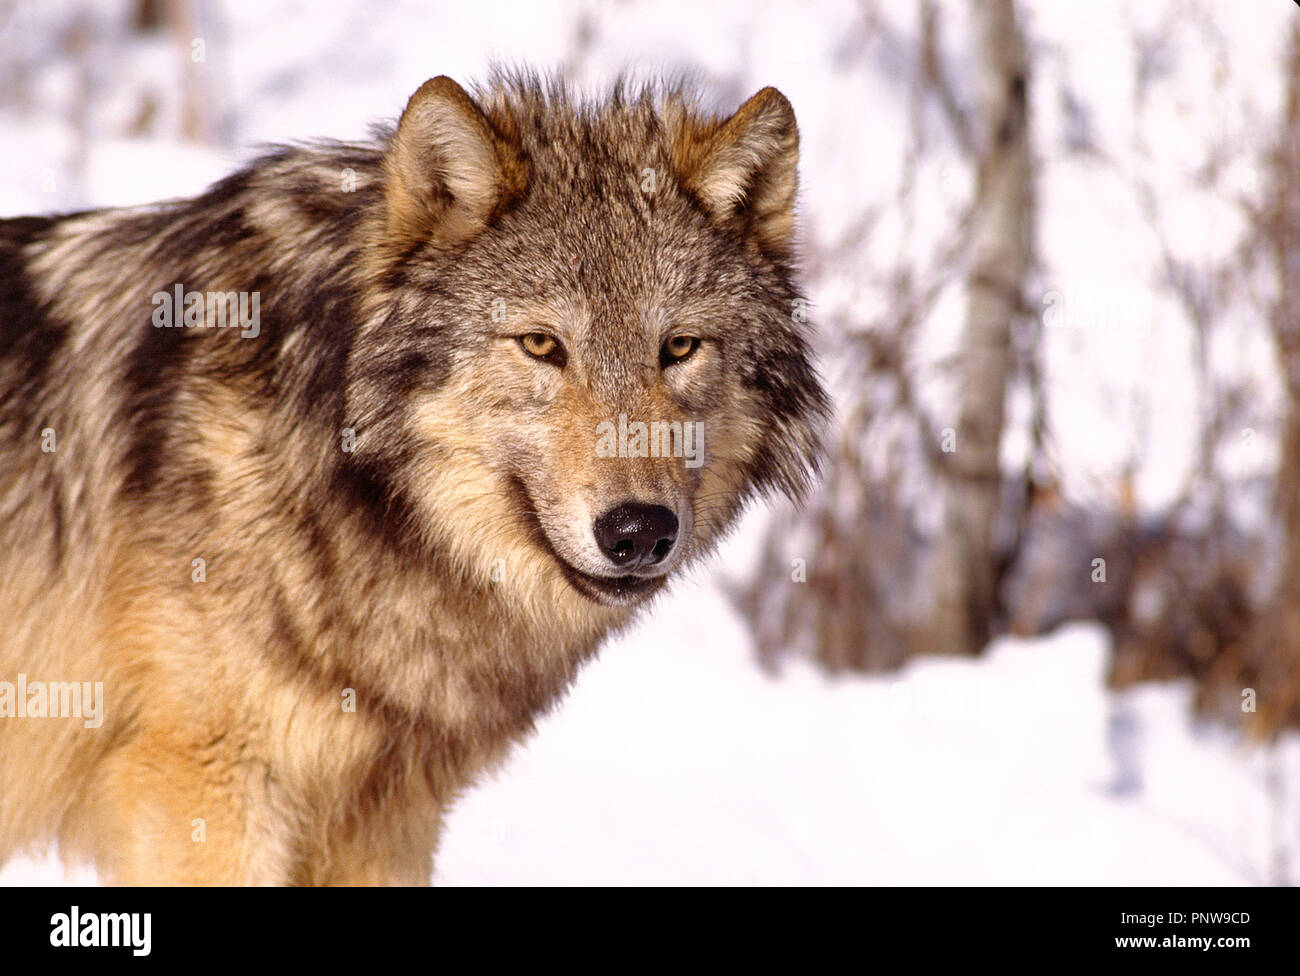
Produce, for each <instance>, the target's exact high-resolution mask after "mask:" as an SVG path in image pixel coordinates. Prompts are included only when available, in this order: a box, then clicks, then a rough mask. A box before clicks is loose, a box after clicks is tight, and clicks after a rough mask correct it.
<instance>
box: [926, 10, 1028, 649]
mask: <svg viewBox="0 0 1300 976" xmlns="http://www.w3.org/2000/svg"><path fill="white" fill-rule="evenodd" d="M973 21H974V26H975V32H976V43H977V45H978V48H977V59H978V71H979V92H978V106H977V115H976V119H975V153H976V155H975V165H976V211H975V214H976V216H975V220H976V221H977V222H978V223H977V227H976V231H975V238H974V243H973V251H972V266H971V270H970V275H969V278H968V281H967V309H966V332H965V339H964V346H965V349H964V353H963V355H962V358H961V361H960V366H959V369H960V376H959V380H958V384H957V396H958V403H957V418H956V423H955V424H954V425H953V430H954V432H955V435H956V438H955V444H954V443H951V442H950V443H949V444H947V445H945V452H946V453H942V455H941V457H942V459H943V462H944V463H943V465H942V468H941V476H942V486H943V500H944V531H943V535H942V537H941V539H940V540H939V544H938V549H937V552H936V555H935V575H934V586H935V597H936V599H935V613H934V617H933V627H934V632H933V635H932V640H931V643H932V646H933V650H934V651H935V652H937V653H952V654H978V653H979V651H980V650H981V649H982V648H983V647H984V645H985V644H986V643H987V641H988V639H989V637H990V633H991V624H992V620H993V615H994V612H995V609H996V604H997V593H996V587H997V567H996V558H995V554H994V551H993V543H994V539H993V526H994V522H995V521H996V519H997V516H998V511H999V507H1000V502H1001V473H1000V464H999V448H1000V446H1001V441H1002V426H1003V418H1004V414H1005V404H1006V393H1007V382H1008V377H1009V374H1010V372H1011V369H1012V343H1011V338H1012V326H1013V324H1014V322H1015V320H1016V318H1017V316H1019V315H1021V314H1022V309H1023V308H1024V303H1023V300H1022V296H1023V291H1024V287H1025V279H1026V276H1027V274H1028V273H1029V270H1030V263H1031V259H1032V246H1033V233H1032V231H1033V224H1034V185H1033V176H1034V172H1033V160H1032V156H1031V152H1030V145H1029V126H1028V122H1029V119H1028V111H1027V90H1028V81H1029V74H1028V63H1027V60H1026V53H1025V41H1024V35H1023V33H1022V31H1021V28H1020V24H1019V23H1018V21H1017V18H1016V10H1015V5H1014V4H1013V3H1012V0H973ZM936 436H941V435H940V434H939V432H936Z"/></svg>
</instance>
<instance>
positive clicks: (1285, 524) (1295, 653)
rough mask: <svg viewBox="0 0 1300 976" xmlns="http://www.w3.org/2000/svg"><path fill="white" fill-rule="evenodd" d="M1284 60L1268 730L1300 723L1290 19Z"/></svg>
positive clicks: (1265, 667)
mask: <svg viewBox="0 0 1300 976" xmlns="http://www.w3.org/2000/svg"><path fill="white" fill-rule="evenodd" d="M1287 62H1288V63H1287V95H1286V108H1285V113H1286V114H1285V118H1284V120H1283V130H1282V134H1281V138H1280V140H1279V142H1278V145H1277V149H1276V152H1275V154H1274V157H1273V160H1272V173H1271V179H1270V180H1269V185H1270V192H1269V197H1268V200H1267V202H1266V204H1265V209H1264V213H1263V218H1264V226H1263V228H1262V230H1263V234H1264V237H1265V239H1266V240H1267V242H1268V247H1269V251H1270V257H1271V258H1272V261H1273V265H1274V268H1275V269H1276V274H1277V282H1278V292H1277V301H1276V303H1275V305H1274V307H1273V309H1272V314H1271V318H1272V327H1273V337H1274V348H1275V350H1276V352H1277V357H1278V364H1279V366H1280V368H1281V371H1282V379H1283V383H1284V386H1285V389H1286V393H1287V408H1286V410H1287V412H1286V419H1285V427H1284V429H1283V432H1282V441H1281V444H1280V456H1279V462H1278V463H1279V468H1278V476H1277V500H1276V508H1277V515H1278V520H1279V522H1280V524H1281V526H1282V533H1283V538H1282V560H1281V565H1280V567H1279V575H1278V578H1277V583H1276V587H1275V589H1274V592H1273V599H1272V606H1271V608H1270V610H1269V612H1268V614H1267V616H1266V618H1265V620H1264V622H1263V626H1262V627H1261V630H1260V637H1259V646H1258V647H1257V649H1256V650H1257V656H1256V659H1257V660H1258V661H1259V666H1258V668H1257V671H1258V681H1259V684H1260V687H1259V688H1258V689H1257V692H1258V696H1259V700H1258V708H1259V716H1260V718H1261V719H1262V720H1263V723H1264V725H1265V727H1266V728H1269V729H1277V728H1279V727H1280V726H1282V725H1283V724H1291V725H1297V724H1300V182H1297V179H1296V174H1297V173H1300V24H1293V25H1292V28H1291V37H1290V41H1289V51H1288V55H1287Z"/></svg>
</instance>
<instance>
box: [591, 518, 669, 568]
mask: <svg viewBox="0 0 1300 976" xmlns="http://www.w3.org/2000/svg"><path fill="white" fill-rule="evenodd" d="M595 529H596V542H597V543H599V544H600V549H601V552H603V553H604V554H605V555H606V556H607V557H608V558H609V561H610V562H612V563H613V564H614V565H615V566H617V567H619V568H620V569H625V570H628V571H629V572H631V571H632V570H636V569H641V568H642V567H644V566H653V565H654V564H655V563H659V562H663V560H664V557H666V556H667V555H668V554H669V553H670V552H672V550H673V543H675V542H676V541H677V516H676V515H674V514H673V513H672V511H671V510H669V509H667V508H664V507H663V506H662V505H641V504H639V503H637V502H627V503H625V504H623V505H619V506H617V507H616V508H611V509H610V510H609V511H608V512H606V513H605V514H604V515H602V516H601V517H600V518H598V519H596V526H595Z"/></svg>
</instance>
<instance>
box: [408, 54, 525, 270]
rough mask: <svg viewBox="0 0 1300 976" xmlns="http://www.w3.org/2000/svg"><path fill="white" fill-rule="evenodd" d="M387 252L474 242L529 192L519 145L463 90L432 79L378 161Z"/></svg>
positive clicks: (441, 79) (414, 98)
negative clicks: (381, 161) (425, 244)
mask: <svg viewBox="0 0 1300 976" xmlns="http://www.w3.org/2000/svg"><path fill="white" fill-rule="evenodd" d="M384 177H385V182H384V203H385V208H386V217H387V220H386V228H385V229H386V231H387V235H386V239H385V242H384V243H385V244H386V245H388V246H389V247H391V248H392V249H394V250H395V251H396V252H398V253H400V252H401V251H403V250H405V249H406V248H407V247H409V246H410V245H412V244H416V243H421V242H425V241H432V242H434V243H435V244H438V245H441V246H444V247H454V246H456V245H459V244H462V243H464V242H465V241H467V240H469V239H471V238H472V237H474V236H476V235H477V234H479V233H480V232H482V231H483V229H484V228H486V227H487V225H488V223H489V221H491V219H492V218H493V217H494V216H495V215H496V214H497V213H499V212H500V211H501V210H502V209H504V208H505V207H506V206H508V205H509V203H510V202H512V201H513V200H514V199H516V198H517V197H518V196H521V195H522V194H523V192H524V189H525V188H526V186H527V168H526V164H525V162H524V159H523V156H522V154H521V153H520V151H519V148H518V145H517V144H516V143H515V142H514V141H513V140H512V139H511V138H509V136H508V135H507V134H505V133H503V132H500V131H498V130H497V129H496V127H494V126H493V124H492V122H491V121H490V120H489V119H488V117H487V116H486V115H484V114H483V110H482V109H480V108H479V107H478V105H477V104H475V102H474V100H473V99H472V98H470V96H469V95H468V94H467V93H466V91H465V89H463V88H461V87H460V85H458V84H456V82H454V81H452V79H450V78H448V77H447V76H446V75H440V76H439V77H437V78H430V79H429V80H428V81H426V82H425V83H424V84H423V85H421V86H420V88H419V90H417V91H416V93H415V94H414V95H412V96H411V99H410V101H409V102H407V104H406V110H405V111H404V112H402V118H401V120H400V121H399V122H398V123H397V132H396V133H395V134H394V136H393V140H392V143H391V145H390V146H389V149H388V153H387V155H386V156H385V157H384Z"/></svg>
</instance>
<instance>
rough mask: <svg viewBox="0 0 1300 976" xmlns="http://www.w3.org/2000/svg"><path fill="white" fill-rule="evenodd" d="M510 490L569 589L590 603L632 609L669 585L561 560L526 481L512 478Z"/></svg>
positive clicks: (653, 578) (661, 580)
mask: <svg viewBox="0 0 1300 976" xmlns="http://www.w3.org/2000/svg"><path fill="white" fill-rule="evenodd" d="M510 487H511V490H512V491H513V492H514V494H515V497H516V498H518V499H519V503H520V505H521V507H522V508H523V510H524V515H525V518H526V519H527V521H528V525H529V527H530V529H531V530H532V534H533V537H534V541H535V542H536V543H537V544H538V546H540V547H541V548H542V549H545V550H546V552H547V553H548V554H549V555H550V557H551V558H552V559H553V560H555V564H556V565H557V566H559V568H560V572H561V573H563V574H564V578H565V580H566V581H568V583H569V585H570V586H572V587H573V588H574V589H575V590H577V591H578V592H579V593H581V594H582V595H583V596H585V597H586V598H587V599H588V600H591V601H593V602H595V603H600V604H603V605H604V606H607V607H630V606H633V605H635V604H637V603H639V602H641V601H642V600H644V599H645V598H646V597H648V596H650V595H651V594H653V593H656V592H658V590H659V589H660V588H661V587H662V586H663V585H664V583H665V582H666V580H667V578H668V577H667V576H666V575H664V576H596V575H593V574H592V573H584V572H583V571H582V570H580V569H578V568H577V567H575V566H574V565H573V564H572V563H570V562H569V561H568V560H567V559H565V558H564V557H563V556H561V555H560V554H559V553H558V552H557V551H556V549H555V546H553V545H552V544H551V540H550V538H549V537H548V536H547V534H546V530H545V529H543V528H542V520H541V519H540V518H539V517H538V515H537V505H536V504H535V503H534V502H533V496H532V495H530V494H529V493H528V488H527V487H526V486H525V485H524V483H523V481H522V479H520V478H519V477H517V476H512V477H511V479H510Z"/></svg>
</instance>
